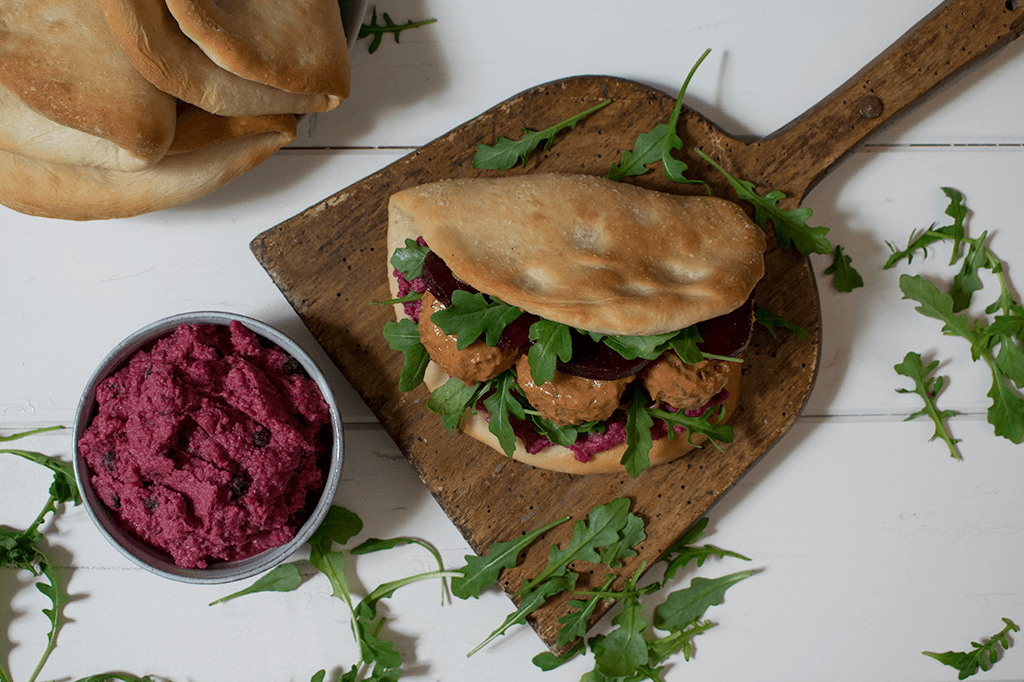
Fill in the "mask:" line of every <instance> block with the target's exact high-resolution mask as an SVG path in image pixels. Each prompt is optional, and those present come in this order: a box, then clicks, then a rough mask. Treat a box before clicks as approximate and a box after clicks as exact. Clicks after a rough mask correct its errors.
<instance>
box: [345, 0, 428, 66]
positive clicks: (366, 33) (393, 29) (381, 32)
mask: <svg viewBox="0 0 1024 682" xmlns="http://www.w3.org/2000/svg"><path fill="white" fill-rule="evenodd" d="M436 21H437V19H424V20H422V21H407V22H406V23H404V24H401V25H399V24H396V23H395V22H394V21H392V20H391V17H389V16H388V13H387V12H384V23H383V24H378V23H377V8H376V7H374V8H373V12H372V13H371V15H370V23H369V24H363V25H362V26H360V27H359V38H360V39H362V38H369V37H371V36H372V37H373V40H371V41H370V54H373V53H374V52H376V51H377V48H378V47H380V41H381V40H383V38H384V36H385V34H388V33H391V34H392V35H394V36H395V44H396V45H397V44H398V38H399V35H400V34H401V33H402V31H405V30H407V29H410V28H419V27H420V26H426V25H427V24H433V23H435V22H436Z"/></svg>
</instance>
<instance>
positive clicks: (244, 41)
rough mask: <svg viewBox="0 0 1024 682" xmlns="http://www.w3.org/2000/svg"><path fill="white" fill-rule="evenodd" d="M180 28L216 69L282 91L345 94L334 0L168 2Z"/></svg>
mask: <svg viewBox="0 0 1024 682" xmlns="http://www.w3.org/2000/svg"><path fill="white" fill-rule="evenodd" d="M167 8H168V9H169V10H170V12H171V14H172V15H173V16H174V18H175V20H176V21H177V22H178V26H179V27H180V28H181V31H182V32H183V33H184V34H185V35H187V36H188V37H189V38H191V39H192V41H193V42H194V43H195V44H196V45H198V46H199V47H200V48H201V49H202V50H203V52H205V53H206V55H207V56H208V57H209V58H210V59H211V60H213V61H214V62H215V63H216V64H218V65H219V66H220V67H221V68H224V69H227V70H228V71H230V72H231V73H234V74H236V75H238V76H241V77H242V78H246V79H248V80H251V81H256V82H259V83H266V84H267V85H271V86H273V87H275V88H279V89H281V90H285V91H287V92H305V93H323V94H328V95H336V96H338V97H341V98H344V97H348V93H349V86H350V79H351V73H350V71H349V61H348V44H347V43H346V41H345V27H344V26H343V25H342V22H341V8H340V7H339V5H338V2H337V0H292V2H287V3H279V2H265V1H260V0H167Z"/></svg>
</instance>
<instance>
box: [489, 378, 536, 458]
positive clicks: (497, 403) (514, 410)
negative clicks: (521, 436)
mask: <svg viewBox="0 0 1024 682" xmlns="http://www.w3.org/2000/svg"><path fill="white" fill-rule="evenodd" d="M492 385H493V387H494V392H493V393H491V394H490V395H489V396H487V397H486V398H484V407H485V408H487V411H488V412H489V413H490V415H491V418H490V420H488V422H487V430H488V431H490V432H491V433H493V434H494V435H495V437H497V439H498V444H499V445H500V446H501V449H502V450H503V451H504V452H505V454H506V455H508V456H509V457H511V456H512V455H513V454H515V451H516V434H515V431H513V430H512V423H511V421H509V415H511V416H513V417H516V418H517V419H525V418H526V411H525V410H524V409H523V405H522V403H520V402H519V400H517V399H516V397H515V395H514V394H513V391H516V390H518V386H517V384H516V378H515V375H514V374H513V373H512V372H510V371H509V372H502V373H501V374H499V375H498V376H497V377H495V378H494V379H493V382H492Z"/></svg>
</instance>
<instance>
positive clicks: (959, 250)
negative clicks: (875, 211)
mask: <svg viewBox="0 0 1024 682" xmlns="http://www.w3.org/2000/svg"><path fill="white" fill-rule="evenodd" d="M942 191H943V193H944V194H945V195H946V197H947V198H948V199H949V206H948V207H947V208H946V214H947V215H949V216H950V217H952V218H953V223H952V224H951V225H946V226H944V227H938V228H937V227H935V225H934V224H933V225H932V226H931V227H930V228H928V229H927V230H925V231H923V232H921V233H918V232H917V231H916V230H915V231H914V232H913V233H911V235H910V239H909V241H908V244H907V247H906V248H905V249H897V248H896V247H895V246H894V245H893V244H891V243H890V244H889V249H890V250H891V251H892V254H891V255H890V256H889V259H888V260H887V261H886V263H885V266H884V267H885V268H892V267H894V266H895V265H896V264H898V263H899V262H900V261H902V260H904V259H905V260H906V261H907V263H910V262H911V261H912V259H913V257H914V255H915V254H916V253H917V252H918V251H920V252H921V253H922V257H927V255H928V248H929V247H930V246H932V245H933V244H936V243H938V242H940V241H951V242H952V243H953V247H952V255H951V257H950V265H955V264H956V263H957V261H959V260H961V259H962V260H963V263H962V265H961V268H960V271H959V272H958V273H957V274H956V276H954V278H953V281H952V283H951V284H950V286H949V288H948V290H947V291H946V292H943V291H941V290H940V289H939V288H938V286H936V285H935V284H933V283H932V282H930V281H928V280H925V279H924V278H923V277H920V276H910V275H901V276H900V280H899V282H900V290H901V291H902V292H903V297H904V298H905V299H910V300H913V301H916V302H917V303H918V304H919V305H918V306H917V307H916V309H917V311H918V312H919V313H921V314H922V315H925V316H927V317H932V318H935V319H937V320H940V321H941V322H943V323H944V324H943V326H942V333H943V334H945V335H947V336H958V337H960V338H962V339H964V340H965V341H967V342H968V343H969V344H970V347H971V357H972V358H973V359H974V361H978V360H984V361H985V364H987V365H988V367H989V372H990V374H991V376H992V386H991V388H990V389H989V392H988V394H987V395H988V397H989V398H991V399H992V405H991V406H990V407H989V409H988V422H989V423H990V424H992V426H993V428H994V432H995V434H996V435H997V436H1002V437H1004V438H1006V439H1008V440H1010V441H1012V442H1014V443H1018V444H1019V443H1021V442H1024V395H1022V394H1021V390H1020V389H1022V388H1024V350H1022V343H1024V307H1021V305H1020V304H1019V303H1018V302H1017V300H1016V299H1015V298H1014V296H1013V289H1012V287H1011V286H1010V283H1009V280H1008V279H1007V276H1006V271H1005V267H1004V265H1003V263H1002V261H1001V260H999V258H998V257H996V255H995V254H994V253H993V252H992V251H991V250H990V249H989V248H988V247H987V246H986V245H985V241H986V237H987V233H982V235H981V236H979V237H976V238H971V237H968V236H967V233H966V228H965V226H964V220H965V218H966V215H967V208H966V206H965V205H964V201H963V195H962V194H961V193H960V192H958V191H956V190H954V189H951V188H948V187H944V188H942ZM981 270H988V271H989V272H990V273H991V274H992V275H994V276H995V278H996V280H997V281H998V283H999V294H998V295H997V297H996V299H995V300H994V301H993V302H992V303H991V304H989V306H988V307H986V308H985V313H986V314H987V315H992V316H993V317H992V319H991V321H989V320H987V319H976V320H974V321H972V320H971V319H970V318H969V317H968V316H967V314H966V313H964V312H963V311H964V310H966V309H967V308H968V307H969V306H970V305H971V301H972V299H973V296H974V294H975V293H976V292H978V291H980V290H981V289H982V281H981V278H980V276H979V273H980V271H981ZM939 387H940V388H941V384H940V386H939ZM926 409H928V408H927V405H926Z"/></svg>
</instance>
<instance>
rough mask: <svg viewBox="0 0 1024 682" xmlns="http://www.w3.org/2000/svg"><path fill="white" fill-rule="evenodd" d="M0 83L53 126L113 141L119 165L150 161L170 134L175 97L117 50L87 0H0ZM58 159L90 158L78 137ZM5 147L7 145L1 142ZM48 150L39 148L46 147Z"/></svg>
mask: <svg viewBox="0 0 1024 682" xmlns="http://www.w3.org/2000/svg"><path fill="white" fill-rule="evenodd" d="M0 64H2V65H3V68H0V87H3V88H5V89H6V91H7V92H8V93H9V94H10V95H12V96H14V97H16V98H18V99H19V100H21V102H23V103H24V104H25V105H26V106H28V107H30V108H31V109H32V110H33V111H35V112H36V113H38V114H39V115H41V116H44V117H46V118H48V119H50V120H51V121H53V122H54V123H55V124H57V125H58V126H63V127H66V128H70V129H72V130H77V131H81V132H82V133H85V134H87V135H90V136H93V137H95V138H97V139H98V140H106V141H108V142H109V143H111V144H112V145H114V146H116V147H117V148H118V151H117V152H116V153H114V154H109V155H104V154H103V153H101V154H100V156H101V157H102V158H104V159H106V161H104V162H103V163H101V164H99V165H102V166H107V167H110V166H111V165H112V164H113V165H114V166H117V165H118V164H120V168H122V169H124V170H129V169H138V168H145V167H148V166H151V165H153V164H154V163H156V162H157V161H158V160H159V159H160V158H161V157H162V156H163V155H164V152H165V151H166V150H167V147H168V145H170V143H171V140H172V138H173V137H174V123H175V101H174V98H173V97H171V96H170V95H168V94H167V93H165V92H161V91H160V90H159V89H157V88H156V87H155V86H154V85H153V84H152V83H150V82H149V81H148V80H146V79H145V78H143V77H142V75H141V74H139V72H138V71H136V70H135V68H134V67H133V66H132V65H131V63H130V62H129V61H128V60H127V59H126V58H125V56H124V55H123V54H122V52H121V50H120V48H119V47H118V45H117V41H116V40H115V39H114V36H113V34H111V32H110V30H109V29H108V28H107V26H106V24H105V23H104V21H103V15H102V14H101V13H100V11H99V8H98V7H97V6H96V3H95V1H94V0H4V3H3V13H2V20H0ZM68 137H69V138H77V139H75V140H74V141H72V142H71V143H70V144H72V148H71V149H69V150H68V157H67V159H66V160H65V161H64V162H66V163H81V162H90V163H91V162H93V161H89V160H90V159H93V160H94V157H92V156H91V154H93V153H94V151H95V150H93V151H83V145H84V146H85V147H87V146H88V144H86V143H85V142H84V141H83V139H82V138H81V136H73V135H69V136H68ZM8 148H9V147H8ZM49 153H50V152H46V154H49Z"/></svg>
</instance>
